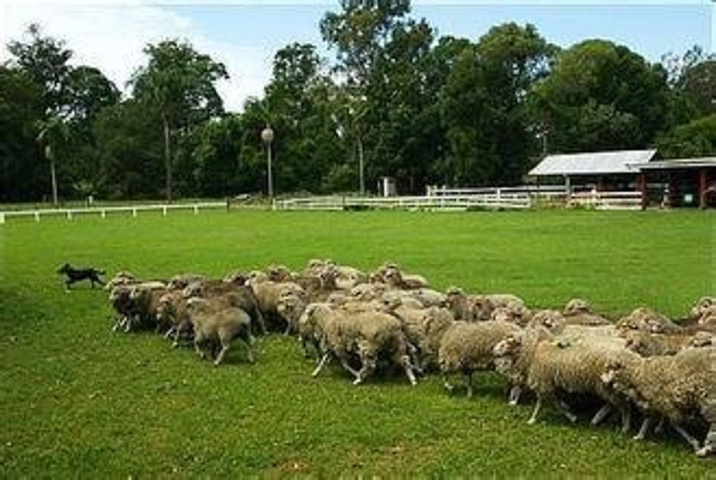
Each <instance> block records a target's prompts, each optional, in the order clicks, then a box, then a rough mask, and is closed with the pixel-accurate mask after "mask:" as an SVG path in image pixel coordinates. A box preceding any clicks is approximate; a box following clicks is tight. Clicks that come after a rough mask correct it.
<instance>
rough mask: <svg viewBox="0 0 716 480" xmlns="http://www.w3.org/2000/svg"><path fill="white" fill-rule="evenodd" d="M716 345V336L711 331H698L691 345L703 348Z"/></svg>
mask: <svg viewBox="0 0 716 480" xmlns="http://www.w3.org/2000/svg"><path fill="white" fill-rule="evenodd" d="M711 345H714V336H713V334H712V333H711V332H697V333H696V334H695V335H694V338H692V339H691V342H690V343H689V346H691V347H696V348H701V347H709V346H711Z"/></svg>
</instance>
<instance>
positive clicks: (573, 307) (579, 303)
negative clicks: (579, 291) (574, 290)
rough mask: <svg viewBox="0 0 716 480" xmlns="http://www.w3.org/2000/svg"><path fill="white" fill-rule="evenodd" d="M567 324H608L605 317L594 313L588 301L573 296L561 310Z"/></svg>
mask: <svg viewBox="0 0 716 480" xmlns="http://www.w3.org/2000/svg"><path fill="white" fill-rule="evenodd" d="M562 313H563V315H564V318H565V320H566V322H567V324H570V325H609V324H610V322H609V320H607V319H606V318H604V317H602V316H600V315H597V314H595V313H594V312H593V311H592V307H591V306H590V305H589V302H587V301H586V300H582V299H581V298H573V299H572V300H570V301H569V302H567V305H565V307H564V310H563V311H562Z"/></svg>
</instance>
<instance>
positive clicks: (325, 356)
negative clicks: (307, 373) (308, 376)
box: [312, 353, 330, 378]
mask: <svg viewBox="0 0 716 480" xmlns="http://www.w3.org/2000/svg"><path fill="white" fill-rule="evenodd" d="M329 360H330V355H329V354H327V353H324V354H323V357H322V358H321V361H320V362H318V366H317V367H316V369H315V370H314V371H313V374H312V375H313V378H316V377H317V376H318V374H319V373H321V370H322V369H323V366H324V365H325V364H326V363H328V361H329Z"/></svg>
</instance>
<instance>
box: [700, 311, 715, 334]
mask: <svg viewBox="0 0 716 480" xmlns="http://www.w3.org/2000/svg"><path fill="white" fill-rule="evenodd" d="M697 325H698V328H700V329H702V330H709V331H712V332H715V333H716V304H714V305H710V306H708V307H706V308H705V309H703V310H702V312H701V317H699V320H698V324H697Z"/></svg>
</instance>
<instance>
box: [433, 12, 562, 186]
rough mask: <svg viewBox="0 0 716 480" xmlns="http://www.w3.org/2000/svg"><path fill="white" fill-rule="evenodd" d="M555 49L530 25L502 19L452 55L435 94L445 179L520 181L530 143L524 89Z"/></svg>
mask: <svg viewBox="0 0 716 480" xmlns="http://www.w3.org/2000/svg"><path fill="white" fill-rule="evenodd" d="M555 51H556V49H555V47H554V46H552V45H550V44H548V43H547V42H546V41H545V40H544V39H543V38H542V37H541V36H540V35H539V34H538V32H537V30H536V29H535V27H534V26H532V25H525V26H524V27H522V26H519V25H517V24H514V23H507V24H503V25H498V26H496V27H493V28H491V29H490V30H489V31H488V33H487V34H485V35H484V36H483V37H481V38H480V39H479V41H478V42H477V43H476V44H475V45H471V46H470V47H466V48H464V49H463V50H462V52H461V53H460V54H459V55H458V56H457V57H456V59H455V60H454V65H453V68H452V70H451V72H450V74H449V75H448V77H447V79H446V83H445V87H444V89H443V92H442V95H441V99H442V100H441V105H442V119H443V122H444V124H445V126H446V129H447V133H446V135H447V138H448V140H449V143H450V151H449V155H448V159H447V163H446V165H447V171H448V172H450V175H449V176H448V178H447V179H446V180H447V181H448V182H449V183H454V184H460V185H484V184H490V185H495V184H513V183H519V182H520V181H521V177H522V175H523V174H524V173H525V170H526V167H527V162H528V160H529V158H530V155H531V153H532V152H533V151H534V148H535V138H534V137H535V130H536V129H535V125H534V124H533V122H531V119H530V116H529V115H528V111H527V106H526V97H527V92H529V91H530V89H531V88H532V86H533V85H534V84H535V82H537V81H539V80H540V79H542V78H544V77H545V76H546V75H547V72H548V68H549V64H550V60H551V58H552V55H553V54H554V52H555Z"/></svg>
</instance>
